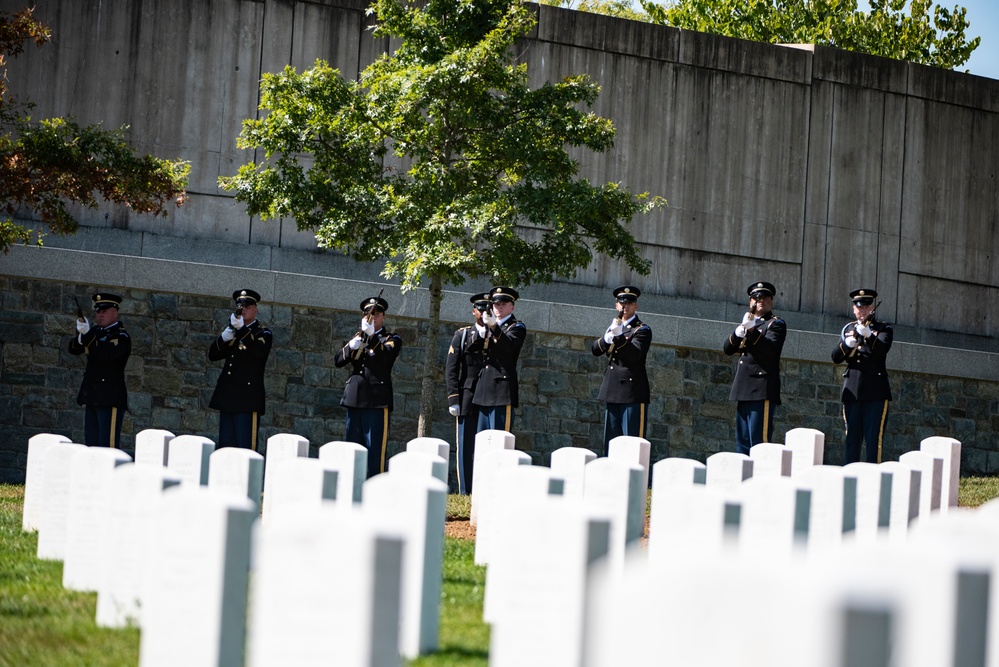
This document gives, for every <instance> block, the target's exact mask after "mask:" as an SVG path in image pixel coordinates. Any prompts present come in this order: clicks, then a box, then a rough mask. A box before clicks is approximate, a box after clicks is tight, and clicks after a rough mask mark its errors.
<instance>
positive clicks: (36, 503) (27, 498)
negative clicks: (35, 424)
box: [21, 433, 70, 531]
mask: <svg viewBox="0 0 999 667" xmlns="http://www.w3.org/2000/svg"><path fill="white" fill-rule="evenodd" d="M56 442H63V443H68V442H70V440H69V438H67V437H66V436H64V435H57V434H55V433H39V434H38V435H33V436H31V437H30V438H28V461H27V467H26V468H25V470H24V506H23V510H22V517H21V528H22V529H24V530H27V531H33V530H38V523H39V521H40V520H41V514H42V503H41V493H42V486H43V484H44V482H43V481H42V480H43V479H44V477H45V471H44V468H43V466H42V452H43V451H44V450H45V448H46V447H47V446H49V445H51V444H53V443H56Z"/></svg>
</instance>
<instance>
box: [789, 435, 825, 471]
mask: <svg viewBox="0 0 999 667" xmlns="http://www.w3.org/2000/svg"><path fill="white" fill-rule="evenodd" d="M784 446H785V447H787V448H788V449H790V450H791V451H792V452H793V454H792V456H791V476H792V477H794V476H795V475H797V474H798V473H799V472H801V471H802V470H804V469H806V468H811V467H812V466H820V465H822V461H823V457H824V456H825V451H826V436H825V433H823V432H822V431H816V430H815V429H813V428H793V429H791V430H790V431H788V432H787V433H785V434H784Z"/></svg>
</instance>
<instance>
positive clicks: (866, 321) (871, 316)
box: [840, 300, 881, 359]
mask: <svg viewBox="0 0 999 667" xmlns="http://www.w3.org/2000/svg"><path fill="white" fill-rule="evenodd" d="M880 305H881V301H880V300H879V301H878V302H877V303H876V304H874V308H872V309H871V312H869V313H867V316H866V317H865V318H864V319H863V320H857V322H856V323H857V324H863V325H865V326H866V325H869V324H870V323H871V321H872V320H873V319H874V314H875V313H876V312H878V306H880ZM848 326H850V323H849V322H847V324H846V326H844V327H843V331H842V332H841V333H840V338H842V339H843V340H844V341H846V327H848ZM859 349H860V341H857V347H854V348H852V349H851V350H850V354H848V355H847V358H848V359H851V358H853V357H854V356H856V354H857V350H859Z"/></svg>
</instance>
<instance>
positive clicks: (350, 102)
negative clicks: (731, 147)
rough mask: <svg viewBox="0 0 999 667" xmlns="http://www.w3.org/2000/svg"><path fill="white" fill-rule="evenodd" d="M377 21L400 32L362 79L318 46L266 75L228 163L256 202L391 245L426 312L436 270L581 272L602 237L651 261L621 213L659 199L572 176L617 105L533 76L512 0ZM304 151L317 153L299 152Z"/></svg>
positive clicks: (608, 248)
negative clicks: (255, 153) (243, 154)
mask: <svg viewBox="0 0 999 667" xmlns="http://www.w3.org/2000/svg"><path fill="white" fill-rule="evenodd" d="M369 11H370V12H373V13H374V15H375V17H376V22H377V25H376V27H375V29H374V35H375V36H376V37H383V36H391V37H393V38H395V39H396V40H397V43H398V44H399V46H398V49H397V50H396V51H395V53H393V54H390V55H389V54H386V55H383V56H381V57H380V58H378V59H377V60H376V61H375V62H374V63H372V64H371V65H370V66H369V67H367V68H366V69H365V70H364V71H363V72H362V73H361V76H360V79H359V80H356V81H348V80H345V79H344V78H343V77H342V76H341V75H340V73H339V72H338V71H337V70H335V69H332V68H330V67H329V66H328V65H327V64H326V63H324V62H321V61H318V62H316V64H315V66H313V67H312V68H311V69H309V70H307V71H305V72H302V73H297V72H296V71H295V70H294V69H293V68H291V67H288V68H285V70H284V71H283V72H281V73H277V74H267V75H265V76H264V77H263V80H262V83H261V103H260V107H261V109H263V110H265V111H267V113H266V115H264V116H263V118H261V119H259V120H254V119H250V120H246V121H244V124H243V130H242V133H241V134H240V137H239V140H238V145H239V146H240V147H242V148H262V149H263V153H264V155H265V156H266V157H265V159H264V160H263V161H262V162H260V163H259V164H247V165H244V166H243V167H242V168H241V169H240V170H239V172H238V173H237V175H236V176H234V177H231V178H222V179H220V184H221V185H222V187H223V188H226V189H228V190H231V191H233V192H235V195H236V198H237V199H238V200H240V201H243V202H246V205H247V210H248V212H249V213H250V214H252V215H259V216H261V217H262V218H265V219H266V218H282V217H287V218H294V219H295V221H296V223H297V225H298V227H299V229H307V230H312V231H314V232H315V235H316V238H317V241H318V244H319V246H320V247H323V248H332V249H336V250H338V251H341V252H344V253H348V254H350V255H352V256H353V257H354V258H355V259H357V260H359V261H364V262H369V261H385V262H386V263H385V268H384V270H383V274H382V275H384V276H385V277H387V278H393V277H394V278H397V279H399V281H400V283H401V285H402V287H403V289H404V290H405V289H411V288H413V287H416V286H417V285H419V284H421V283H423V282H426V283H427V284H428V285H429V291H430V306H429V317H428V320H429V325H430V332H431V333H432V334H433V332H435V331H436V330H437V325H438V323H439V321H440V304H441V291H442V288H443V286H444V285H460V284H462V283H463V282H464V281H465V279H466V277H487V278H489V279H491V280H493V281H495V282H498V283H501V284H509V285H514V286H520V285H527V284H530V283H533V282H542V283H544V282H550V281H551V280H552V279H553V277H554V276H555V275H560V276H565V277H571V276H572V275H574V274H575V272H576V271H577V270H578V269H579V268H582V267H584V266H586V265H587V264H589V263H590V261H591V260H592V259H593V253H594V252H598V253H601V254H605V255H608V256H611V257H614V258H618V259H622V260H624V261H625V262H626V263H627V265H628V266H629V267H631V268H632V269H633V270H635V271H638V272H640V273H643V274H644V273H648V271H649V268H650V266H649V263H648V262H647V261H645V260H643V259H642V258H641V257H640V256H639V254H638V252H637V250H636V248H635V244H634V239H633V238H632V236H631V234H630V233H629V232H628V231H627V229H625V227H624V226H623V224H622V223H627V222H628V221H630V220H631V218H632V217H633V216H634V215H635V214H637V213H640V212H644V211H647V210H649V209H650V208H651V207H653V206H658V205H660V204H661V201H660V200H658V199H649V198H648V197H647V196H646V195H645V194H642V195H633V194H631V193H630V192H629V191H628V190H627V189H626V188H624V187H621V186H620V185H618V184H616V183H607V184H604V185H592V184H590V183H589V182H588V181H587V180H586V179H584V178H580V177H579V176H578V170H579V163H578V160H577V158H575V157H573V156H572V155H570V153H569V152H568V150H567V149H568V148H570V147H571V148H575V149H578V150H583V149H588V150H591V151H597V152H600V151H606V150H608V149H609V148H611V146H612V143H613V139H614V127H613V125H612V123H611V121H610V120H608V119H606V118H602V117H600V116H597V115H595V114H593V113H589V112H587V111H586V110H585V109H586V108H587V107H589V106H590V105H592V103H593V102H594V100H595V99H596V97H597V93H598V91H599V88H598V86H597V85H596V84H594V83H593V82H591V81H590V80H588V79H587V78H586V77H585V76H573V77H567V78H565V79H564V80H562V81H560V82H557V83H546V84H544V85H542V86H540V87H538V88H533V89H532V88H531V87H530V86H529V82H528V75H527V67H526V65H525V64H523V63H520V64H518V63H516V62H514V59H513V55H512V47H513V46H514V44H515V42H516V40H517V39H518V38H519V37H522V36H523V35H526V34H527V33H528V31H529V30H530V29H531V28H532V26H533V25H534V23H535V19H534V14H533V13H532V11H531V10H530V9H529V7H528V6H526V4H524V3H523V2H521V1H520V0H427V2H425V3H413V4H409V3H406V2H403V1H400V0H376V1H375V2H374V3H373V4H372V6H371V8H370V9H369ZM303 158H307V159H303ZM434 349H435V344H434V343H433V342H432V341H431V342H429V343H428V353H427V355H426V361H425V366H424V375H423V387H422V394H421V406H420V424H419V433H420V434H421V435H424V434H426V433H427V431H428V430H429V417H430V411H431V409H432V407H433V405H434V393H435V391H436V390H437V387H438V385H437V384H436V383H435V382H434V378H435V377H436V375H437V374H438V373H439V367H440V362H439V361H438V360H437V355H436V354H434V353H433V350H434Z"/></svg>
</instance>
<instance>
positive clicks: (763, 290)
mask: <svg viewBox="0 0 999 667" xmlns="http://www.w3.org/2000/svg"><path fill="white" fill-rule="evenodd" d="M746 294H748V295H749V296H751V297H753V298H756V297H764V296H769V297H773V295H775V294H777V288H776V287H774V286H773V283H768V282H766V281H765V280H761V281H759V282H755V283H753V284H752V285H750V286H749V287H747V288H746Z"/></svg>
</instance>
